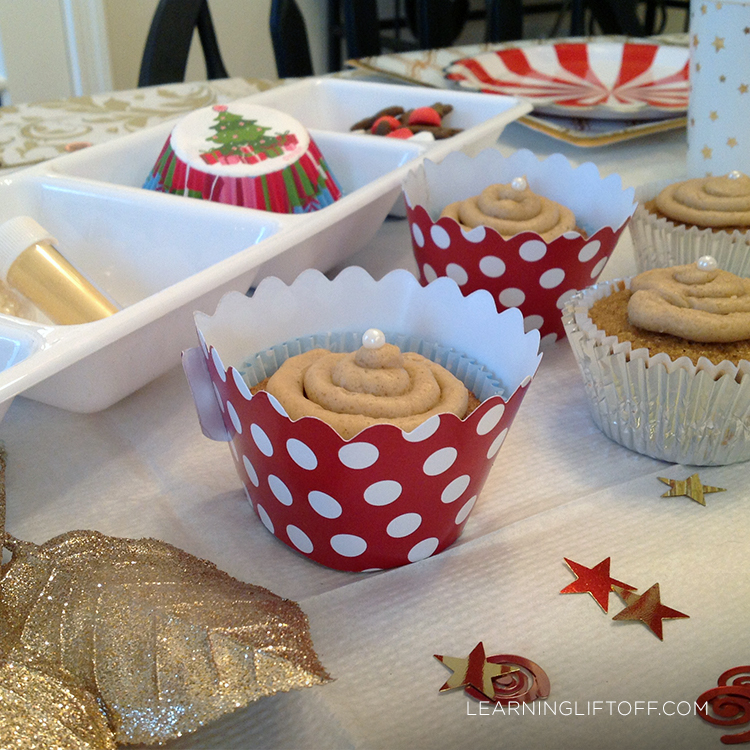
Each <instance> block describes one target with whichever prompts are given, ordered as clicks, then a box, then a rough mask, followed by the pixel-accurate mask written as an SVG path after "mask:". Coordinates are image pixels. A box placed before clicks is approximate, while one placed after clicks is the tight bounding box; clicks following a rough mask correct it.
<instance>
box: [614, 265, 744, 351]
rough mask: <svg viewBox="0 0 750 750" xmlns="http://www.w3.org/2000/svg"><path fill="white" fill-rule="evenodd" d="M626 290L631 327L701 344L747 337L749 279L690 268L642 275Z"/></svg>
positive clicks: (652, 271)
mask: <svg viewBox="0 0 750 750" xmlns="http://www.w3.org/2000/svg"><path fill="white" fill-rule="evenodd" d="M630 288H631V291H632V295H631V297H630V301H629V302H628V319H629V321H630V323H631V324H632V325H634V326H637V327H639V328H643V329H645V330H647V331H653V332H655V333H669V334H671V335H673V336H679V337H680V338H683V339H687V340H689V341H697V342H702V343H712V342H713V343H729V342H733V341H744V340H745V339H750V279H745V278H740V277H739V276H735V275H734V274H732V273H728V272H727V271H721V270H718V269H715V270H703V269H701V268H699V267H698V266H697V265H696V264H690V265H686V266H674V267H672V268H654V269H652V270H650V271H645V272H644V273H641V274H639V275H638V276H636V277H635V278H634V279H633V280H632V282H631V285H630Z"/></svg>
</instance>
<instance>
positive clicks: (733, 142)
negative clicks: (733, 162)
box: [727, 138, 737, 148]
mask: <svg viewBox="0 0 750 750" xmlns="http://www.w3.org/2000/svg"><path fill="white" fill-rule="evenodd" d="M736 145H737V139H736V138H727V146H729V148H734V147H735V146H736Z"/></svg>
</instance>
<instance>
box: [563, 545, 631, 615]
mask: <svg viewBox="0 0 750 750" xmlns="http://www.w3.org/2000/svg"><path fill="white" fill-rule="evenodd" d="M563 560H565V562H566V564H567V566H568V567H569V568H570V569H571V570H572V571H573V574H574V575H575V576H576V580H575V581H573V583H570V584H568V585H567V586H566V587H565V588H564V589H562V590H561V591H560V593H561V594H591V596H592V597H593V598H594V601H595V602H596V603H597V604H598V605H599V606H600V607H601V608H602V609H603V610H604V611H605V612H607V610H608V609H609V592H610V591H612V587H613V586H618V587H619V588H621V589H623V590H627V591H635V590H636V589H635V586H630V585H629V584H627V583H623V582H622V581H618V580H616V579H614V578H610V576H609V561H610V558H609V557H608V558H607V559H606V560H602V561H601V562H600V563H599V564H598V565H595V566H594V567H593V568H587V567H586V566H585V565H581V564H580V563H577V562H573V560H568V558H567V557H564V558H563Z"/></svg>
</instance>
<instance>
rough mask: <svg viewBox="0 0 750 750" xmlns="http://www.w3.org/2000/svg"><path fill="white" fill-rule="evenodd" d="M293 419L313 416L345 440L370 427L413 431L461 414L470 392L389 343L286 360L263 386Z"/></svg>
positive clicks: (321, 351) (428, 363)
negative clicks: (434, 419)
mask: <svg viewBox="0 0 750 750" xmlns="http://www.w3.org/2000/svg"><path fill="white" fill-rule="evenodd" d="M265 390H266V391H268V392H269V393H271V394H273V395H274V396H275V397H276V398H277V399H278V400H279V401H280V402H281V404H282V406H283V407H284V409H286V412H287V414H288V415H289V417H290V418H291V419H293V420H296V419H299V418H300V417H305V416H310V417H317V418H318V419H321V420H323V421H324V422H327V423H328V424H330V425H331V426H332V427H333V428H334V429H335V430H336V431H337V432H338V433H339V434H340V435H341V436H342V437H344V438H346V439H349V438H351V437H353V436H354V435H356V434H357V433H358V432H361V431H362V430H363V429H365V428H366V427H369V426H370V425H372V424H377V423H381V422H387V423H390V424H395V425H397V426H398V427H400V428H401V429H403V430H405V431H407V432H408V431H410V430H413V429H414V428H415V427H417V426H418V425H420V424H421V423H422V422H424V421H425V420H426V419H428V418H429V417H431V416H432V415H433V414H444V413H446V412H450V413H453V414H456V415H457V416H459V417H463V416H464V415H465V414H466V410H467V406H468V401H469V392H468V390H467V388H466V387H465V386H464V384H463V383H462V382H461V381H460V380H458V378H456V377H455V376H453V375H452V374H451V373H450V372H448V370H446V369H445V368H443V367H442V366H440V365H438V364H436V363H434V362H431V361H430V360H429V359H426V358H425V357H423V356H422V355H421V354H416V353H412V352H405V353H402V352H401V350H400V349H399V348H398V347H397V346H394V345H393V344H384V345H383V346H382V347H380V348H376V349H373V348H365V347H364V346H363V347H361V348H360V349H358V350H357V351H356V352H351V353H349V354H343V353H333V352H329V351H328V350H327V349H312V350H311V351H309V352H305V353H304V354H299V355H297V356H295V357H290V358H289V359H287V360H286V361H285V362H284V363H283V364H282V365H281V367H280V368H279V369H278V370H277V371H276V372H275V373H274V374H273V375H272V376H271V378H270V379H269V380H268V383H267V385H266V388H265Z"/></svg>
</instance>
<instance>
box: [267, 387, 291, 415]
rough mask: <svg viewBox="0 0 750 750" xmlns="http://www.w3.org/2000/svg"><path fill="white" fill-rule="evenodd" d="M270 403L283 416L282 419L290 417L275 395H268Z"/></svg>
mask: <svg viewBox="0 0 750 750" xmlns="http://www.w3.org/2000/svg"><path fill="white" fill-rule="evenodd" d="M268 402H269V403H270V404H271V406H273V408H274V409H276V411H277V412H278V413H279V414H281V416H282V417H288V416H289V415H288V414H287V413H286V409H285V408H284V407H283V406H282V405H281V401H279V399H277V398H276V396H274V395H273V394H271V393H269V394H268Z"/></svg>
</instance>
